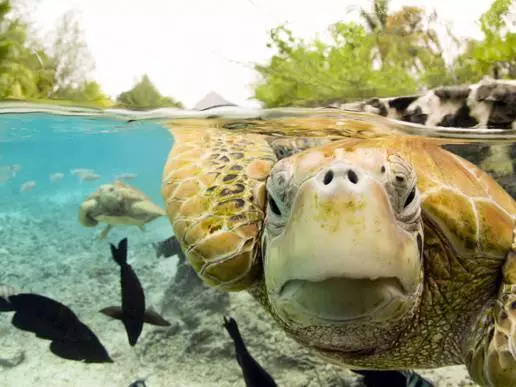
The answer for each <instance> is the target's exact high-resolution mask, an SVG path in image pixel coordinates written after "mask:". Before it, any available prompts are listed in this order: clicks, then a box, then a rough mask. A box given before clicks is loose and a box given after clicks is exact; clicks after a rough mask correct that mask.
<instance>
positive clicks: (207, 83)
mask: <svg viewBox="0 0 516 387" xmlns="http://www.w3.org/2000/svg"><path fill="white" fill-rule="evenodd" d="M28 3H29V4H30V3H31V2H30V1H28ZM33 4H34V6H33V7H32V8H30V11H31V13H32V17H31V18H32V19H33V21H34V22H35V24H36V27H37V28H38V29H39V30H40V32H41V33H42V34H44V33H45V32H48V31H51V30H52V29H53V28H54V26H55V25H56V22H57V20H58V18H59V17H60V16H62V15H63V13H65V12H66V11H68V10H70V9H74V10H76V11H77V12H78V18H79V21H80V24H81V27H82V28H83V31H84V37H85V40H86V42H87V44H88V47H89V49H90V51H91V53H92V55H93V57H94V59H95V63H96V68H95V70H94V72H93V74H92V76H93V78H94V79H95V80H97V81H98V82H99V83H100V84H101V85H102V88H103V90H104V91H105V92H106V93H107V94H109V95H110V96H112V97H115V96H116V95H118V94H119V93H120V92H122V91H124V90H127V89H130V88H131V87H132V86H133V84H134V83H135V81H136V80H137V79H138V78H139V77H140V76H141V75H142V74H144V73H147V74H148V75H149V77H150V78H151V80H152V81H153V82H154V84H155V85H156V86H157V87H158V89H159V90H160V92H161V93H162V94H164V95H170V96H172V97H173V98H175V99H178V100H180V101H182V102H183V103H184V104H185V106H186V107H193V105H194V104H195V103H196V102H197V101H198V100H200V99H201V98H202V97H204V95H205V94H207V93H208V92H209V91H211V90H214V91H216V92H218V93H219V94H221V95H222V96H223V97H224V98H226V99H227V100H230V101H232V102H234V103H236V104H240V105H243V106H256V103H255V102H253V101H252V100H250V98H252V94H253V91H252V85H253V84H254V83H255V82H256V81H257V80H258V77H257V74H256V72H255V71H254V70H253V69H252V68H251V67H250V65H249V64H250V63H253V62H259V63H265V62H266V61H267V60H268V59H269V58H270V57H271V55H272V54H273V53H274V52H273V50H271V49H268V48H267V47H266V44H267V41H268V34H267V32H268V30H270V29H271V28H274V27H276V26H278V25H279V24H281V23H285V22H286V23H288V26H289V28H290V29H292V31H293V32H294V35H295V36H298V37H303V38H306V39H311V38H314V37H315V36H316V35H317V34H319V36H322V37H324V33H325V31H326V30H327V27H328V26H329V25H330V24H332V23H335V22H337V21H345V20H353V19H355V20H356V19H357V12H356V11H352V9H353V6H354V7H355V8H356V7H357V5H358V4H362V7H367V4H369V2H366V1H359V0H216V1H214V0H143V1H142V0H139V1H137V0H39V1H38V2H34V3H33ZM490 4H491V0H470V1H468V2H467V3H466V2H459V1H454V0H433V1H429V0H426V1H425V0H413V1H406V0H405V1H402V0H392V1H391V9H392V10H397V9H399V8H400V7H401V6H403V5H414V6H423V7H424V8H426V9H436V10H437V12H438V14H439V16H440V19H441V20H443V21H446V22H451V23H452V28H453V31H454V33H455V34H457V35H458V36H461V37H480V36H481V34H480V30H479V26H478V23H477V20H478V18H479V16H480V15H481V14H482V13H483V12H484V11H486V10H487V9H488V8H489V5H490Z"/></svg>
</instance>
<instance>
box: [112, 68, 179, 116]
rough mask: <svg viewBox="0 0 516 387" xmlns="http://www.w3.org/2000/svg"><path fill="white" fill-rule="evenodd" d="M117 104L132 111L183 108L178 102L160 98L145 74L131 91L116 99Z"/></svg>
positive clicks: (170, 98) (169, 98) (168, 98)
mask: <svg viewBox="0 0 516 387" xmlns="http://www.w3.org/2000/svg"><path fill="white" fill-rule="evenodd" d="M117 102H118V103H119V104H120V105H121V106H122V107H125V108H128V109H134V110H145V109H155V108H160V107H179V108H181V107H183V105H182V104H181V103H180V102H178V101H176V100H174V99H173V98H172V97H164V96H162V95H161V94H160V92H159V91H158V89H157V88H156V86H154V84H153V83H152V82H151V80H150V78H149V76H148V75H147V74H144V75H143V76H142V77H141V78H140V80H138V81H137V82H136V84H135V85H134V86H133V87H132V89H130V90H128V91H124V92H123V93H121V94H120V95H119V96H118V97H117Z"/></svg>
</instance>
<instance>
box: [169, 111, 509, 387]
mask: <svg viewBox="0 0 516 387" xmlns="http://www.w3.org/2000/svg"><path fill="white" fill-rule="evenodd" d="M334 121H337V120H334ZM204 125H209V124H204ZM257 125H263V126H261V127H259V128H257V127H255V126H253V125H249V126H248V127H247V128H246V129H245V133H244V132H243V131H240V130H237V129H233V130H227V129H224V126H225V124H224V123H222V124H218V125H214V124H211V127H207V128H203V129H200V128H199V127H195V126H194V125H190V124H188V123H184V122H183V123H176V124H175V125H174V124H172V126H171V127H172V129H171V131H172V132H173V135H174V137H175V141H176V143H175V145H174V146H173V148H172V150H171V152H170V154H169V158H168V161H167V163H166V165H165V169H164V174H163V186H162V192H163V196H164V199H165V201H166V206H167V213H168V217H169V219H170V221H171V224H172V226H173V228H174V231H175V233H176V236H177V238H178V240H179V242H180V244H181V246H182V248H183V250H184V251H185V253H186V255H187V258H188V260H189V261H190V263H191V265H192V266H193V268H194V269H195V270H196V271H197V273H198V274H199V276H200V277H201V278H202V279H203V281H204V282H205V283H206V284H207V285H209V286H212V287H216V288H219V289H221V290H225V291H239V290H243V289H246V290H248V291H249V292H250V293H251V294H253V296H255V297H256V298H257V299H258V301H259V302H260V303H261V304H262V305H263V307H264V308H265V309H266V310H267V311H268V312H269V313H270V314H271V315H272V316H273V317H274V319H275V320H276V321H277V322H278V324H279V325H280V326H281V327H282V328H283V329H284V330H285V331H286V332H288V333H289V334H290V335H291V336H292V337H293V338H295V339H296V340H298V341H299V342H301V343H302V344H304V345H306V346H307V347H310V348H312V349H314V350H315V351H316V352H317V353H319V354H320V355H321V356H323V357H325V358H327V359H328V360H330V361H331V362H335V363H338V364H342V365H345V366H348V367H351V368H357V369H359V368H377V369H407V368H435V367H441V366H447V365H454V364H466V366H467V367H468V370H469V372H470V374H471V376H472V378H473V379H474V380H475V381H476V382H477V383H479V384H482V385H492V386H509V385H516V243H515V242H514V238H515V236H514V233H515V232H516V230H515V223H516V203H515V201H514V200H513V199H512V198H511V197H510V196H509V195H508V194H507V193H506V192H505V191H504V190H503V189H502V188H501V187H500V186H499V185H498V184H497V183H496V182H495V181H494V180H493V179H492V178H491V177H490V176H489V175H488V174H486V173H485V172H483V171H482V170H480V169H479V168H477V167H476V166H475V165H473V164H471V163H469V162H468V161H466V160H464V159H462V158H460V157H459V156H456V155H454V154H452V153H450V152H448V151H446V150H444V149H442V148H441V147H440V146H439V145H440V143H442V142H444V141H441V140H436V139H424V138H422V137H415V136H405V135H399V134H398V135H394V134H393V135H387V136H385V135H383V134H382V135H380V136H375V135H373V134H371V133H370V132H371V130H373V129H375V128H377V127H376V126H375V125H370V124H368V123H367V122H363V121H355V122H353V121H352V120H351V121H349V122H348V123H347V124H342V122H340V125H338V126H339V128H340V129H338V128H334V127H331V128H330V127H329V126H328V121H325V119H322V120H320V121H317V120H316V119H313V118H312V119H306V120H305V121H304V122H303V120H299V119H297V120H296V119H292V120H283V121H281V122H278V123H277V125H276V124H275V123H274V122H267V123H265V124H257ZM281 128H283V129H281ZM296 128H297V129H296ZM352 129H354V132H355V133H354V136H355V137H365V138H348V139H342V138H341V139H340V140H338V141H330V140H335V138H332V137H334V136H336V137H338V135H339V134H340V135H341V137H342V134H343V133H345V132H346V130H350V131H352ZM362 129H365V131H364V130H362ZM378 129H381V128H378ZM339 130H340V132H339ZM368 133H369V134H368ZM300 134H302V135H303V136H304V137H300ZM278 135H283V137H277V136H278ZM290 135H292V136H293V137H289V136H290ZM310 136H312V137H310ZM447 142H448V141H447ZM451 142H453V141H451ZM281 155H284V156H281ZM281 157H284V158H283V159H282V160H279V159H280V158H281Z"/></svg>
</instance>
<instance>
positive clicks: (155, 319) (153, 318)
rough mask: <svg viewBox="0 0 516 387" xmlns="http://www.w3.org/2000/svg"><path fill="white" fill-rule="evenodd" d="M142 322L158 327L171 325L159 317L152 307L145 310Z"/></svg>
mask: <svg viewBox="0 0 516 387" xmlns="http://www.w3.org/2000/svg"><path fill="white" fill-rule="evenodd" d="M143 322H145V323H147V324H150V325H157V326H159V327H168V326H170V325H171V324H170V322H168V321H167V320H165V319H164V318H163V317H161V316H160V315H159V314H158V312H156V311H155V310H154V308H152V307H150V308H147V310H146V311H145V314H144V315H143Z"/></svg>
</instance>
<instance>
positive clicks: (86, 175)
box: [78, 173, 100, 181]
mask: <svg viewBox="0 0 516 387" xmlns="http://www.w3.org/2000/svg"><path fill="white" fill-rule="evenodd" d="M78 176H79V180H81V181H93V180H98V179H100V175H97V174H96V173H84V174H80V175H78Z"/></svg>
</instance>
